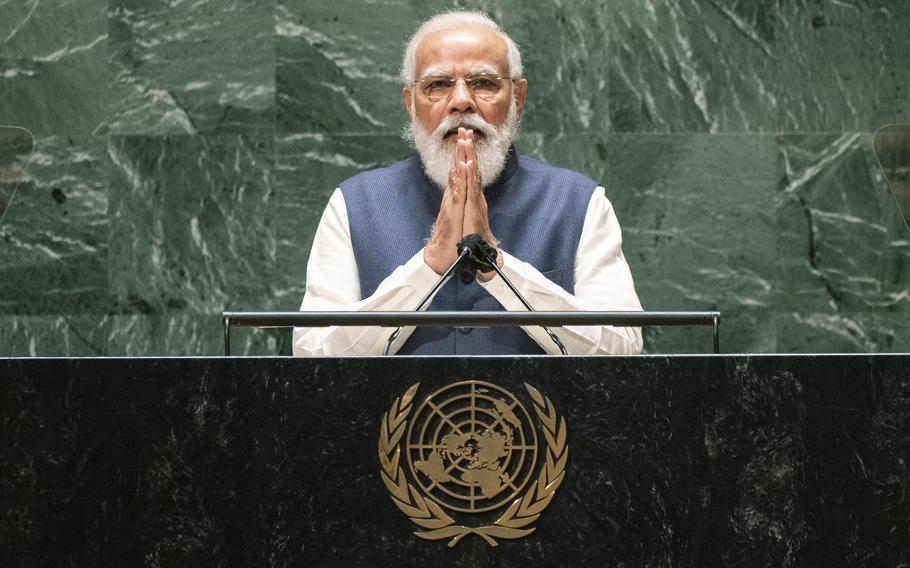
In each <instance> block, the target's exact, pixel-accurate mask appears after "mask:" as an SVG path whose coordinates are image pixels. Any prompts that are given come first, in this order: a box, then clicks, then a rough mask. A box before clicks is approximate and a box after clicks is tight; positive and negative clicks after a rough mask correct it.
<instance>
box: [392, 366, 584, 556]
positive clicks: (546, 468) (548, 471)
mask: <svg viewBox="0 0 910 568" xmlns="http://www.w3.org/2000/svg"><path fill="white" fill-rule="evenodd" d="M418 387H419V383H418V384H415V385H412V386H411V387H410V388H409V389H408V390H407V391H406V392H405V393H404V394H403V395H402V396H401V397H400V398H397V399H395V400H394V401H393V402H392V407H391V408H390V409H389V411H388V412H387V413H385V414H384V415H383V417H382V425H381V426H380V431H379V463H380V469H381V471H380V475H381V477H382V480H383V482H384V483H385V485H386V487H387V488H388V489H389V491H390V492H391V494H392V501H393V502H394V503H395V505H396V506H397V507H398V508H399V509H400V510H401V511H402V512H403V513H404V514H405V515H407V516H408V517H409V518H410V519H411V521H412V522H414V523H415V524H416V525H417V526H419V527H420V528H421V529H422V530H417V531H415V532H414V534H416V535H417V536H419V537H421V538H424V539H428V540H440V539H451V540H450V541H449V546H455V545H456V544H457V543H458V541H460V540H461V539H462V538H463V537H465V536H466V535H469V534H475V535H477V536H479V537H481V538H483V539H484V540H485V541H486V542H487V543H489V544H490V545H491V546H496V544H497V542H496V539H497V538H500V539H514V538H521V537H524V536H527V535H529V534H531V533H532V532H534V527H533V526H531V525H532V524H533V523H534V521H536V520H537V518H538V517H539V516H540V514H541V512H543V510H544V509H545V508H546V507H547V505H549V504H550V501H551V500H552V499H553V496H554V494H555V492H556V489H557V488H558V487H559V485H560V484H561V483H562V480H563V478H564V475H565V468H566V461H567V460H568V457H569V448H568V445H567V444H566V422H565V419H563V418H561V417H559V416H558V415H557V414H556V409H555V408H554V407H553V403H552V402H550V399H548V398H546V397H544V396H543V395H541V394H540V393H539V392H538V391H537V389H535V388H534V387H532V386H530V385H528V384H525V389H527V391H528V394H529V395H530V397H531V400H532V401H533V412H534V416H535V417H536V418H537V420H536V422H537V423H538V424H539V425H540V431H541V432H542V433H543V438H544V440H546V449H543V450H540V449H539V446H538V430H537V428H536V427H535V420H534V419H533V417H532V414H531V413H529V412H528V410H527V409H526V408H525V406H524V405H523V404H522V403H521V401H520V400H519V399H518V398H517V397H515V396H514V395H513V394H512V393H510V392H509V391H507V390H505V389H503V388H501V387H499V386H497V385H494V384H492V383H488V382H484V381H462V382H458V383H454V384H451V385H449V386H447V387H443V388H441V389H439V390H437V391H436V392H434V393H432V394H431V395H429V396H428V397H427V398H426V400H424V401H423V403H421V404H420V405H419V406H418V407H417V409H416V410H415V411H414V412H413V415H412V402H413V399H414V395H415V394H416V393H417V389H418ZM409 417H410V419H409ZM539 451H540V453H541V454H542V455H540V456H538V452H539ZM405 470H407V472H408V474H409V475H406V474H405ZM462 516H464V517H468V518H472V519H476V518H480V517H487V518H488V519H489V520H492V524H480V525H479V526H471V525H469V524H467V523H462V522H459V521H457V520H456V517H462ZM493 519H495V520H493Z"/></svg>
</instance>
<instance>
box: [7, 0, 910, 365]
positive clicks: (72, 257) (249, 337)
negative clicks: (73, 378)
mask: <svg viewBox="0 0 910 568" xmlns="http://www.w3.org/2000/svg"><path fill="white" fill-rule="evenodd" d="M448 6H459V7H465V8H481V9H485V10H487V11H489V12H490V13H491V14H492V15H494V16H495V17H496V18H497V19H499V20H500V21H501V22H502V23H503V24H504V26H505V27H506V28H507V29H508V30H510V31H511V32H512V34H513V35H514V37H515V38H516V40H517V41H518V42H519V44H520V45H521V46H522V47H523V50H524V57H525V62H526V65H525V67H526V70H527V76H528V78H529V81H530V88H529V96H528V105H527V110H526V115H525V119H524V121H523V133H522V135H521V139H520V142H519V147H520V150H522V151H524V152H527V153H531V154H536V155H538V156H540V157H542V158H544V159H546V160H548V161H551V162H553V163H555V164H559V165H562V166H567V167H572V168H575V169H579V170H581V171H584V172H586V173H587V174H588V175H590V176H592V177H594V178H596V179H600V180H602V181H603V183H604V184H605V186H606V187H607V190H608V194H609V197H610V198H611V200H612V201H613V202H614V204H615V206H616V209H617V212H618V215H619V218H620V221H621V223H622V225H623V229H624V236H625V246H624V249H625V252H626V257H627V258H628V260H629V263H630V264H631V266H632V270H633V274H634V275H635V278H636V282H637V284H638V289H639V294H640V296H641V299H642V301H643V303H644V305H645V306H646V307H647V308H649V309H655V310H671V309H682V310H703V309H719V310H721V311H722V312H723V316H724V319H723V325H722V331H723V336H722V337H723V342H722V347H723V350H724V351H726V352H801V351H810V352H811V351H821V352H831V351H907V350H908V345H907V341H906V337H907V331H908V330H907V327H908V326H910V324H908V323H905V322H908V321H910V318H908V317H907V312H908V304H910V299H908V289H910V287H908V285H910V274H908V273H907V270H908V269H905V266H906V267H910V262H908V261H910V233H908V231H907V228H906V225H905V223H904V221H903V219H902V217H901V216H900V213H899V211H898V209H897V208H896V207H895V206H894V200H893V197H892V195H891V193H890V190H889V187H888V185H887V183H886V181H885V179H884V177H883V176H882V174H881V172H880V170H879V168H878V166H877V163H876V160H875V158H874V154H873V153H872V149H871V143H870V142H871V133H872V132H873V131H874V130H875V129H876V128H878V127H879V126H881V125H882V124H886V123H889V122H899V121H904V122H910V100H908V96H907V90H908V89H910V64H908V58H907V55H908V53H910V35H908V34H907V33H906V30H907V29H910V2H905V1H904V0H842V1H837V2H834V1H822V0H792V1H787V2H781V1H779V0H756V1H751V0H750V1H745V0H581V1H577V2H560V1H555V0H548V1H539V2H533V3H528V2H520V1H518V0H489V1H484V2H474V1H464V2H455V3H446V2H424V1H420V2H418V1H416V0H378V1H373V2H362V1H355V0H332V1H328V0H283V1H276V0H218V1H214V0H202V1H199V2H192V3H191V2H178V1H163V0H80V1H78V2H76V1H70V2H66V1H60V2H39V1H38V0H6V1H0V124H14V125H18V126H23V127H26V128H28V129H30V130H31V131H32V132H33V133H34V135H35V138H36V151H35V156H34V159H33V162H32V164H31V165H30V167H29V170H28V174H29V177H28V178H27V179H26V180H25V181H24V182H23V184H22V185H21V186H20V188H19V192H18V193H17V195H16V197H15V199H14V200H13V202H12V203H11V205H10V207H9V210H8V212H7V215H6V218H5V220H4V221H3V224H2V226H0V355H48V356H49V355H162V354H168V355H203V354H218V353H220V352H221V335H220V333H221V332H220V318H219V313H220V312H221V311H222V310H224V309H231V310H253V309H281V310H294V309H296V308H297V307H298V305H299V302H300V299H301V297H302V295H303V290H304V279H305V275H306V270H305V269H306V259H307V253H308V249H309V246H310V243H311V240H312V235H313V231H314V229H315V225H316V223H317V221H318V219H319V216H320V214H321V211H322V208H323V206H324V204H325V202H326V200H327V199H328V196H329V195H330V193H331V191H332V189H333V187H334V185H335V184H336V183H337V182H338V181H340V180H341V179H343V178H345V177H346V176H348V175H351V174H353V173H355V172H357V171H360V170H363V169H365V168H370V167H375V166H380V165H383V164H387V163H389V162H392V161H395V160H398V159H401V158H403V157H405V156H406V155H407V154H408V148H407V146H406V145H405V144H404V143H403V142H402V141H401V140H400V138H399V136H398V133H399V131H400V129H401V126H402V124H403V123H404V120H405V114H404V111H403V108H402V104H401V95H400V88H401V87H400V85H399V84H398V82H397V80H396V75H397V68H398V65H399V58H400V53H401V51H402V49H403V43H404V40H405V38H406V36H407V35H408V34H409V33H410V32H411V31H413V29H414V28H415V27H416V25H417V24H418V23H419V22H420V21H421V20H422V19H424V18H426V17H428V16H430V15H431V14H433V13H434V12H436V11H438V10H439V9H441V8H444V7H448ZM288 343H289V341H288V336H287V334H286V333H283V332H259V333H257V332H250V331H240V332H237V334H236V341H235V346H234V349H235V352H243V353H262V354H265V353H277V352H288V350H289V345H288ZM709 347H710V335H709V332H708V331H707V330H701V329H697V330H681V329H663V330H658V329H651V330H648V332H647V333H646V348H647V350H648V351H650V352H693V351H700V350H706V349H708V348H709Z"/></svg>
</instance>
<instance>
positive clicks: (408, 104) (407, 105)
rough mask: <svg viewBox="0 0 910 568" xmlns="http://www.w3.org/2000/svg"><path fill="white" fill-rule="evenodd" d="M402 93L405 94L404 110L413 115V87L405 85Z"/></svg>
mask: <svg viewBox="0 0 910 568" xmlns="http://www.w3.org/2000/svg"><path fill="white" fill-rule="evenodd" d="M401 94H402V95H404V110H406V111H407V112H408V116H411V101H412V100H413V99H412V98H411V88H410V87H405V88H403V89H402V90H401Z"/></svg>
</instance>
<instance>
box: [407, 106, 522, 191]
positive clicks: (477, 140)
mask: <svg viewBox="0 0 910 568" xmlns="http://www.w3.org/2000/svg"><path fill="white" fill-rule="evenodd" d="M458 127H464V128H468V129H472V130H474V132H475V137H474V149H475V152H476V154H477V169H478V170H479V171H480V184H481V185H482V186H483V187H487V186H488V185H490V184H491V183H493V182H494V181H496V178H497V177H499V174H500V173H502V169H503V168H504V167H505V165H506V157H507V156H508V153H509V146H511V145H512V141H513V140H514V139H515V136H516V135H517V134H518V127H519V122H518V107H517V105H516V104H515V99H512V104H511V105H509V113H508V115H506V119H505V121H504V122H503V123H502V125H501V126H499V127H496V126H493V125H492V124H490V123H489V122H487V121H485V120H484V119H482V118H480V116H478V115H476V114H450V115H448V116H447V117H445V118H444V119H443V121H442V122H440V123H439V126H437V127H436V129H435V130H434V131H433V132H428V131H427V130H426V129H425V128H424V127H423V125H422V124H421V123H420V121H419V120H418V119H417V116H416V115H415V114H414V105H413V104H412V105H411V121H410V123H409V124H408V129H407V130H406V131H405V134H404V137H405V139H406V140H407V141H409V142H412V143H413V144H414V147H415V148H416V149H417V153H418V154H420V159H421V160H422V161H423V169H424V171H425V172H426V173H427V176H428V177H429V178H430V179H431V180H433V182H434V183H435V184H436V185H437V186H439V188H440V189H445V188H446V186H448V184H449V171H450V170H451V169H452V166H453V163H454V162H453V161H454V156H455V146H456V144H457V138H456V137H454V136H453V137H451V138H449V139H448V140H447V139H446V137H445V136H446V134H447V133H448V132H449V131H451V130H452V129H454V128H458ZM477 133H481V134H482V136H477V135H476V134H477Z"/></svg>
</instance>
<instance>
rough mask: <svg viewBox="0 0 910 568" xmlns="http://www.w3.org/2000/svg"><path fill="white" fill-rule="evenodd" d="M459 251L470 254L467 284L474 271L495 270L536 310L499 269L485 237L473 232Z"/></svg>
mask: <svg viewBox="0 0 910 568" xmlns="http://www.w3.org/2000/svg"><path fill="white" fill-rule="evenodd" d="M458 251H459V254H462V253H463V251H468V255H467V256H466V257H465V260H464V262H465V267H464V268H463V269H462V270H463V271H470V277H471V280H468V281H467V282H465V283H466V284H467V283H469V282H471V281H472V280H473V279H474V273H475V272H477V271H478V270H479V271H480V272H483V273H487V272H492V271H495V272H496V274H498V275H499V277H500V278H502V280H503V282H505V283H506V286H508V287H509V290H511V291H512V293H513V294H515V296H516V297H517V298H518V299H519V300H520V301H521V303H522V304H523V305H524V307H525V308H527V310H528V311H529V312H533V311H535V310H534V308H532V307H531V304H530V303H528V301H527V300H526V299H525V297H524V296H523V295H522V294H521V292H519V291H518V288H516V287H515V285H514V284H512V281H511V280H509V277H508V276H506V275H505V274H504V273H503V271H502V270H500V269H499V266H497V265H496V256H497V252H496V249H495V248H493V247H491V246H490V245H489V244H488V243H487V241H485V240H483V237H481V236H480V235H478V234H476V233H472V234H470V235H468V236H466V237H465V238H463V239H461V241H460V242H459V243H458ZM464 281H465V278H464V272H462V282H464ZM541 327H542V328H543V330H544V331H546V332H547V335H549V336H550V339H551V340H552V341H553V343H555V344H556V347H558V348H559V352H560V353H562V354H563V355H568V354H569V352H568V351H567V350H566V346H565V345H563V344H562V341H560V339H559V337H557V336H556V334H555V333H553V331H552V330H551V329H550V328H549V327H547V326H545V325H542V326H541Z"/></svg>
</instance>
